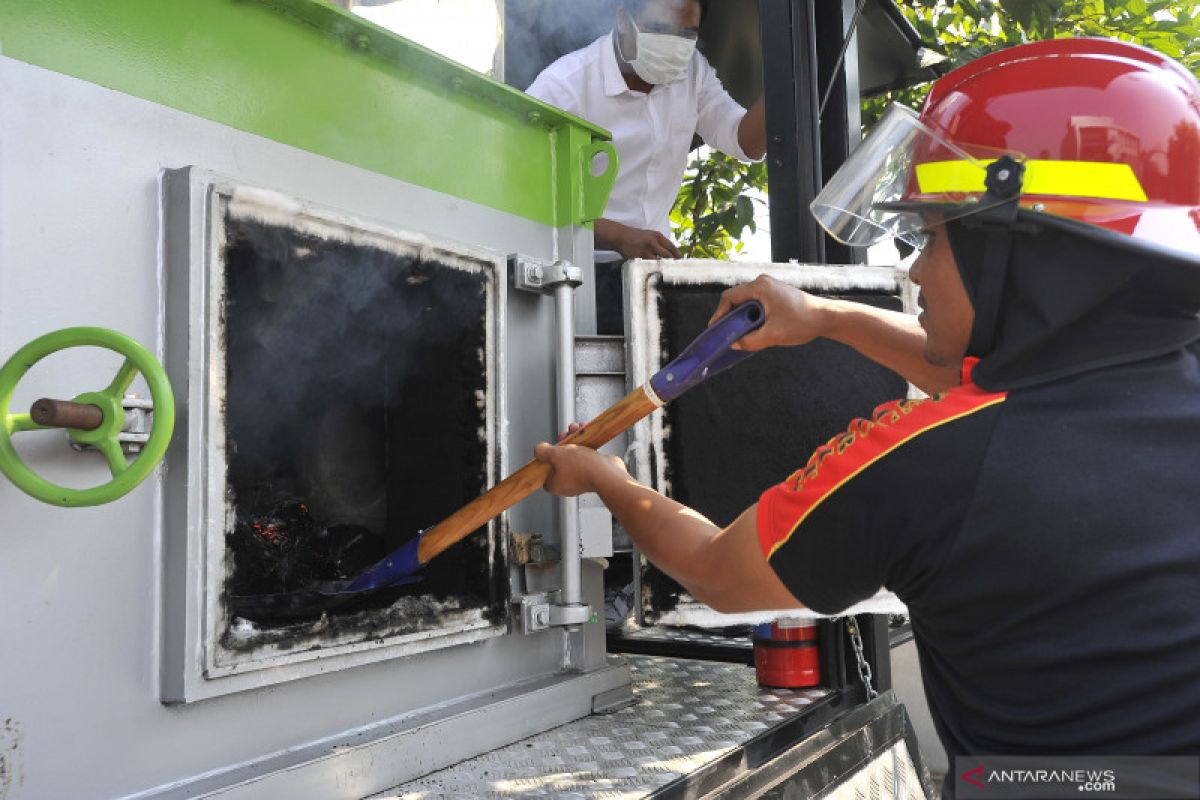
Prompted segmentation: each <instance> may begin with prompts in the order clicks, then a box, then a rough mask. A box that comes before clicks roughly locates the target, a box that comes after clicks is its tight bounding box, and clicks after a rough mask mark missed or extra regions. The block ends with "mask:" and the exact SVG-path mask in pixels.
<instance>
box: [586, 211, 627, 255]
mask: <svg viewBox="0 0 1200 800" xmlns="http://www.w3.org/2000/svg"><path fill="white" fill-rule="evenodd" d="M621 227H622V226H621V224H620V223H619V222H613V221H612V220H609V219H604V218H601V219H598V220H596V221H595V222H594V223H592V237H593V241H594V242H595V248H596V249H597V250H619V247H618V240H619V238H620V228H621Z"/></svg>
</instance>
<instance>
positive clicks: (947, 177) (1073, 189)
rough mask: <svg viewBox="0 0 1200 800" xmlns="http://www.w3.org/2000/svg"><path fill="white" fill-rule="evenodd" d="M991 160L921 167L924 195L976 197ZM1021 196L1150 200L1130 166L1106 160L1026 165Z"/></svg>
mask: <svg viewBox="0 0 1200 800" xmlns="http://www.w3.org/2000/svg"><path fill="white" fill-rule="evenodd" d="M990 163H991V161H978V162H971V161H963V160H957V161H933V162H930V163H927V164H918V165H917V186H918V188H919V189H920V191H921V194H973V193H978V192H983V191H984V190H985V187H984V184H983V179H984V178H985V177H986V173H985V172H984V169H985V168H986V167H987V165H988V164H990ZM1021 194H1027V195H1028V194H1037V195H1058V196H1061V197H1095V198H1100V199H1104V200H1135V201H1138V202H1145V201H1146V199H1147V198H1146V192H1145V190H1144V189H1142V184H1141V183H1140V182H1139V181H1138V179H1137V175H1135V174H1133V168H1132V167H1130V166H1129V165H1128V164H1113V163H1109V162H1104V161H1048V160H1038V159H1031V160H1029V161H1026V162H1025V181H1024V184H1023V186H1022V187H1021Z"/></svg>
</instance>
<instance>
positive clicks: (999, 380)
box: [946, 203, 1200, 391]
mask: <svg viewBox="0 0 1200 800" xmlns="http://www.w3.org/2000/svg"><path fill="white" fill-rule="evenodd" d="M946 229H947V232H948V233H949V236H950V243H951V247H952V248H953V251H954V256H955V259H956V260H957V262H958V268H959V272H960V274H961V275H962V278H963V282H964V284H965V286H966V289H967V292H968V295H969V296H970V298H971V302H972V304H973V305H974V307H975V325H974V328H973V329H972V331H971V339H970V344H969V346H968V352H967V355H971V356H976V357H978V358H980V359H981V360H980V363H979V364H978V365H976V367H975V369H974V371H973V373H972V376H973V379H974V380H975V382H976V383H977V384H979V385H980V386H981V387H983V388H985V389H988V390H992V391H1001V390H1008V389H1017V388H1023V387H1027V386H1033V385H1036V384H1039V383H1045V382H1048V381H1052V380H1058V379H1060V378H1064V377H1068V376H1070V375H1075V374H1078V373H1081V372H1085V371H1088V370H1092V369H1098V368H1100V367H1105V366H1112V365H1114V364H1121V363H1126V362H1131V361H1137V360H1141V359H1144V358H1152V357H1154V356H1158V355H1162V354H1164V353H1167V352H1170V351H1172V350H1175V349H1177V348H1179V347H1182V346H1183V345H1185V344H1188V343H1189V342H1192V341H1195V340H1197V339H1200V319H1198V318H1197V311H1198V310H1200V260H1197V259H1196V258H1195V257H1194V256H1192V255H1190V254H1187V253H1181V252H1179V251H1175V250H1171V249H1169V248H1165V247H1159V246H1156V245H1153V244H1150V243H1147V242H1143V241H1141V240H1135V239H1133V238H1131V237H1129V236H1123V235H1120V234H1117V233H1115V232H1112V231H1108V230H1105V229H1102V228H1096V227H1094V226H1091V225H1085V224H1083V223H1080V222H1077V221H1075V220H1070V219H1065V218H1061V217H1054V216H1051V215H1048V214H1042V213H1038V212H1034V211H1029V210H1026V209H1018V207H1017V205H1016V204H1015V203H1003V204H1001V205H997V206H994V207H991V208H988V209H986V210H984V211H981V212H980V213H978V214H973V215H970V216H967V217H962V218H960V219H955V220H950V221H949V222H947V223H946Z"/></svg>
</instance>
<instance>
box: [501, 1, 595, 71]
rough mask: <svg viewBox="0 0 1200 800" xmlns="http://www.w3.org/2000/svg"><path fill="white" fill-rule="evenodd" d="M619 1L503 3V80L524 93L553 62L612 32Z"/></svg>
mask: <svg viewBox="0 0 1200 800" xmlns="http://www.w3.org/2000/svg"><path fill="white" fill-rule="evenodd" d="M618 4H619V0H570V1H569V2H563V0H505V3H504V14H505V20H504V80H505V82H506V83H508V84H509V85H510V86H515V87H516V88H518V89H522V90H524V89H525V88H526V87H528V86H529V84H531V83H533V79H534V78H536V77H537V76H538V73H539V72H541V71H542V70H543V69H545V68H546V67H548V66H550V64H552V63H553V62H554V61H555V60H556V59H558V58H559V57H561V56H564V55H566V54H567V53H570V52H571V51H573V50H578V49H579V48H581V47H584V46H585V45H588V44H590V43H591V42H593V41H595V40H596V39H597V38H599V37H600V36H602V35H603V34H605V33H607V32H609V31H611V30H612V29H613V25H614V23H615V20H616V9H617V5H618Z"/></svg>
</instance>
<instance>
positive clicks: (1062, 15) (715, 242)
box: [671, 0, 1200, 258]
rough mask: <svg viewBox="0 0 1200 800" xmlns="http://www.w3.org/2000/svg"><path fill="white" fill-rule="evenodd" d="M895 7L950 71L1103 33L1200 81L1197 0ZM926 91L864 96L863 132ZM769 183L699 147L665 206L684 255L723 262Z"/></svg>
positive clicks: (905, 1)
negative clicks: (1024, 47) (1020, 47)
mask: <svg viewBox="0 0 1200 800" xmlns="http://www.w3.org/2000/svg"><path fill="white" fill-rule="evenodd" d="M824 1H825V0H822V2H824ZM898 5H899V6H900V9H901V11H902V12H903V13H904V15H905V17H906V18H907V19H908V20H909V22H911V23H912V25H913V27H914V28H916V30H917V33H918V34H920V36H921V39H922V40H923V41H924V42H926V43H927V46H929V47H930V49H933V50H937V51H940V52H941V53H942V54H944V55H945V56H946V57H947V59H948V61H949V63H948V65H947V66H948V67H949V68H954V67H957V66H960V65H962V64H965V63H967V62H968V61H971V60H973V59H976V58H979V57H980V56H983V55H986V54H988V53H991V52H994V51H996V50H1001V49H1003V48H1005V47H1012V46H1013V45H1017V44H1024V43H1025V42H1032V41H1036V40H1040V39H1060V38H1066V37H1078V36H1101V37H1107V38H1113V39H1121V40H1123V41H1127V42H1134V43H1136V44H1141V45H1145V46H1146V47H1150V48H1152V49H1154V50H1157V51H1159V52H1161V53H1163V54H1165V55H1167V56H1170V57H1171V58H1174V59H1176V60H1177V61H1179V62H1181V63H1182V64H1183V65H1184V66H1185V67H1187V68H1188V69H1190V70H1191V71H1192V72H1193V73H1194V74H1196V75H1197V77H1200V2H1196V0H898ZM928 90H929V87H928V85H924V86H917V87H912V88H909V89H904V90H901V91H897V92H891V93H889V94H886V95H881V96H879V97H875V98H871V99H869V100H866V101H864V103H863V116H862V119H863V125H864V128H869V127H870V126H871V124H873V123H874V122H875V121H876V120H877V119H878V118H879V117H880V115H881V114H882V113H883V110H884V109H885V108H886V107H887V106H888V104H890V103H892V102H899V103H903V104H905V105H908V106H911V107H913V108H917V107H919V105H920V103H921V101H922V100H923V99H924V97H925V94H926V93H927V92H928ZM701 154H702V155H701ZM766 184H767V172H766V166H765V165H764V164H743V163H741V162H738V161H736V160H734V159H731V158H729V157H728V156H724V155H722V154H721V153H718V152H716V151H711V155H710V154H709V153H708V152H706V149H701V150H700V151H699V153H698V154H697V155H694V156H693V159H692V161H691V163H690V164H689V165H688V170H687V173H686V175H685V177H684V183H683V186H682V188H681V189H680V192H679V197H678V199H677V200H676V203H675V208H674V210H673V211H672V212H671V225H672V232H673V233H674V235H675V239H676V241H677V242H678V243H679V247H680V249H681V250H682V251H683V252H684V254H685V255H688V256H695V257H700V258H729V257H730V255H732V254H733V253H736V252H739V251H740V250H741V249H742V242H741V239H742V236H743V234H744V232H745V231H746V230H750V231H754V230H755V228H754V221H753V218H752V217H753V214H752V211H753V208H754V203H755V202H756V201H755V200H754V199H753V198H755V197H758V196H761V194H760V193H761V192H765V190H766ZM748 215H749V216H748Z"/></svg>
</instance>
